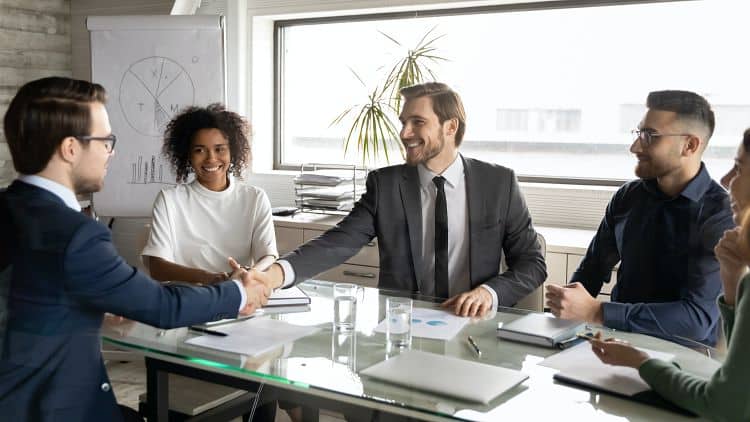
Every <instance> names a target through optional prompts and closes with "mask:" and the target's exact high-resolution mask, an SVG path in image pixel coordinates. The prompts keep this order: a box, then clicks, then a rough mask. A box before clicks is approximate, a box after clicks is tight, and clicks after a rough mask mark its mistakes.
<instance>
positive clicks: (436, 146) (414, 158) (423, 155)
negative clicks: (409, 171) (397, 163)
mask: <svg viewBox="0 0 750 422" xmlns="http://www.w3.org/2000/svg"><path fill="white" fill-rule="evenodd" d="M444 147H445V136H443V134H442V132H441V133H439V134H438V137H437V142H434V143H431V144H428V143H427V142H425V143H424V145H422V146H421V147H420V148H422V151H421V152H420V153H419V154H411V155H410V154H409V151H408V148H407V152H406V164H408V165H410V166H416V165H418V164H425V163H427V162H428V161H430V160H432V159H433V158H435V157H437V156H438V155H439V154H440V153H441V152H442V151H443V148H444Z"/></svg>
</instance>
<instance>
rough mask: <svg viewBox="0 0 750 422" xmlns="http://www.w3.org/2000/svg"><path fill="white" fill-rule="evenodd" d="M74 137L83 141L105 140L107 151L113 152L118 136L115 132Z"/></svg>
mask: <svg viewBox="0 0 750 422" xmlns="http://www.w3.org/2000/svg"><path fill="white" fill-rule="evenodd" d="M74 138H76V139H78V140H79V141H82V142H89V141H100V142H104V148H105V149H106V150H107V153H109V154H111V153H112V151H114V150H115V144H116V143H117V136H115V134H114V133H113V134H111V135H109V136H74Z"/></svg>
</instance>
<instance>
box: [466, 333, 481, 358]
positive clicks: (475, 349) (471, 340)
mask: <svg viewBox="0 0 750 422" xmlns="http://www.w3.org/2000/svg"><path fill="white" fill-rule="evenodd" d="M466 340H467V341H468V342H469V346H471V348H472V350H474V352H475V353H476V354H477V356H479V357H480V358H481V357H482V351H481V350H479V346H477V342H475V341H474V339H473V338H472V337H471V336H468V337H466Z"/></svg>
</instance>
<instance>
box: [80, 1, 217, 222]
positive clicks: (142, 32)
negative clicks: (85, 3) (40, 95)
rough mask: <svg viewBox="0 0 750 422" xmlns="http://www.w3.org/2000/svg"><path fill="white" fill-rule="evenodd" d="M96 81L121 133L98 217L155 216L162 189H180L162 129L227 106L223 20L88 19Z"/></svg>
mask: <svg viewBox="0 0 750 422" xmlns="http://www.w3.org/2000/svg"><path fill="white" fill-rule="evenodd" d="M86 26H87V27H88V30H89V31H90V37H91V80H92V81H93V82H96V83H99V84H101V85H103V86H104V88H105V89H106V90H107V96H108V100H107V112H108V113H109V120H110V123H111V125H112V132H113V133H114V134H115V135H117V145H116V147H115V155H114V156H113V157H112V160H111V161H110V163H109V167H108V169H107V175H106V177H105V179H104V188H103V190H102V191H101V192H97V193H95V194H94V196H93V204H94V207H95V209H96V212H97V214H99V215H106V216H119V217H150V216H151V208H152V206H153V204H154V199H156V195H157V194H158V193H159V191H160V190H161V189H162V188H164V187H166V186H170V185H174V184H176V177H175V174H174V172H173V171H172V169H171V166H170V165H169V162H168V161H167V160H166V159H165V158H164V157H162V155H161V148H162V143H163V135H164V128H165V127H166V125H167V123H169V121H170V120H171V119H172V117H173V116H175V115H176V114H177V113H178V112H179V111H180V110H182V109H184V108H185V107H188V106H190V105H199V106H205V105H208V104H210V103H215V102H221V103H223V102H225V95H226V88H225V79H226V78H225V53H224V51H225V49H224V45H225V42H224V21H223V17H221V16H205V15H201V16H90V17H89V18H88V19H87V20H86Z"/></svg>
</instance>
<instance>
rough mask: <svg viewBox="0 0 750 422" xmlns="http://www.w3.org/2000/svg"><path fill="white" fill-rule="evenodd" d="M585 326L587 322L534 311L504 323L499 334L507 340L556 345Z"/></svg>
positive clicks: (549, 345)
mask: <svg viewBox="0 0 750 422" xmlns="http://www.w3.org/2000/svg"><path fill="white" fill-rule="evenodd" d="M584 327H585V324H584V323H582V322H580V321H571V320H566V319H560V318H555V317H552V316H548V315H544V314H536V313H532V314H528V315H524V316H522V317H521V318H518V319H517V320H515V321H511V322H509V323H507V324H503V325H502V327H500V326H498V328H497V336H498V337H500V338H502V339H506V340H513V341H520V342H523V343H530V344H537V345H539V346H545V347H555V346H556V345H557V344H559V343H560V342H563V341H565V340H568V339H570V338H572V337H575V335H576V333H577V332H578V331H580V330H583V329H584Z"/></svg>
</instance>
